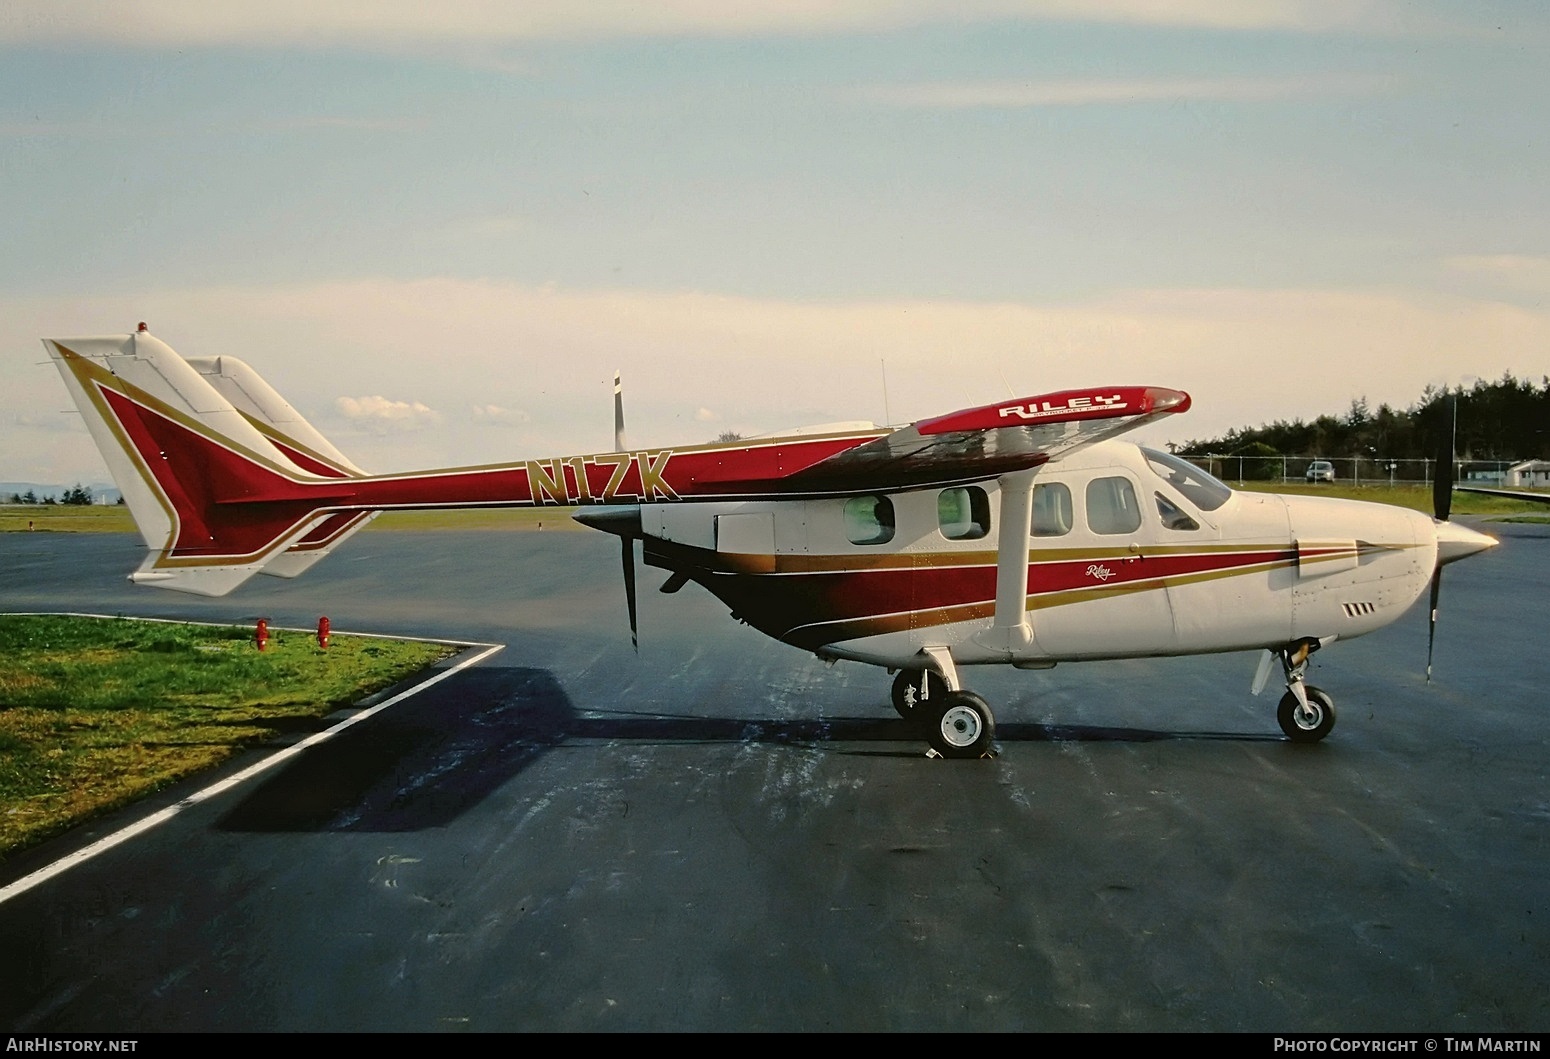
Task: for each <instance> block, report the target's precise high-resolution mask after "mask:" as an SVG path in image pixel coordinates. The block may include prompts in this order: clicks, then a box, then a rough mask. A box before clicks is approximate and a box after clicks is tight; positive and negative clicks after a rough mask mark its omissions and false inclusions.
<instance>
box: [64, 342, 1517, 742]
mask: <svg viewBox="0 0 1550 1059" xmlns="http://www.w3.org/2000/svg"><path fill="white" fill-rule="evenodd" d="M44 346H45V348H46V349H47V350H48V353H49V355H50V356H51V357H52V358H53V359H54V360H55V361H56V363H57V365H58V367H59V369H60V373H61V375H62V376H63V378H64V380H65V383H66V385H67V387H68V388H69V390H70V393H71V395H72V397H73V398H74V399H75V402H76V405H77V407H79V409H80V410H81V413H82V414H83V416H84V417H85V419H86V422H87V424H88V426H89V427H90V429H91V432H92V436H93V438H94V439H95V440H96V442H97V445H98V447H99V448H100V449H101V450H102V453H103V455H104V457H105V458H106V460H107V462H108V465H109V468H110V469H111V470H112V473H113V476H114V478H115V480H116V481H117V483H118V486H119V489H120V490H121V491H122V493H123V495H124V498H125V501H126V503H127V505H128V507H129V509H130V512H131V513H132V514H133V516H134V519H135V522H136V524H137V525H138V527H139V529H140V532H141V534H142V536H143V537H144V538H145V542H146V545H147V547H148V548H149V549H150V552H149V555H148V556H147V557H146V560H145V562H144V563H143V565H142V566H141V567H140V569H139V570H138V571H136V572H135V573H133V574H131V575H130V577H131V580H133V581H136V582H138V583H142V584H150V585H156V586H158V587H162V588H172V589H177V590H179V591H184V592H194V593H200V594H205V595H224V594H225V593H227V592H230V591H231V590H232V589H234V588H236V587H237V586H238V585H240V584H241V583H242V582H244V581H245V580H247V579H248V578H249V577H251V576H252V575H253V574H255V573H266V574H275V575H279V576H285V577H294V576H296V575H297V574H299V573H301V572H302V571H303V570H305V569H307V568H308V567H309V566H311V565H312V564H313V563H314V562H316V561H317V560H318V559H320V558H322V557H323V556H324V555H326V554H328V552H330V551H331V550H332V549H333V548H335V547H336V546H338V545H339V544H340V543H341V542H342V541H343V540H344V539H345V538H347V537H348V536H349V535H350V534H352V533H354V532H355V531H356V530H358V529H359V528H360V527H361V526H362V525H363V524H364V522H365V521H366V520H367V519H369V518H370V517H371V516H372V515H373V514H375V513H376V512H380V511H384V510H391V509H411V508H463V507H526V506H539V505H565V506H574V507H576V508H577V509H578V510H577V512H576V515H575V517H576V518H577V519H578V520H579V521H581V522H582V523H584V524H586V525H588V526H592V527H594V528H597V529H601V530H604V531H606V532H609V533H613V534H616V535H618V536H619V537H620V538H621V539H622V544H623V565H624V579H625V588H626V597H627V600H628V605H629V612H630V627H631V634H632V636H633V635H634V632H635V625H636V616H635V575H634V564H635V545H634V542H635V541H636V540H639V541H641V542H642V549H643V554H644V558H645V561H646V562H647V563H648V564H649V565H652V566H656V567H660V568H662V569H664V570H667V571H668V572H669V575H670V576H669V577H668V579H667V582H666V583H665V584H664V585H663V586H662V591H664V592H674V591H677V590H678V589H679V588H681V587H683V585H684V584H686V583H687V582H689V581H695V582H698V583H699V584H701V585H703V586H704V587H705V588H707V589H708V590H709V591H711V592H712V593H713V594H715V595H716V596H717V597H718V598H720V599H721V600H722V601H723V602H725V603H726V604H727V605H728V606H729V607H730V608H731V610H732V614H733V617H735V618H737V619H739V620H741V621H744V622H746V623H748V624H750V625H752V626H754V627H755V628H756V629H758V630H760V631H761V632H764V633H766V634H767V635H769V636H772V637H774V638H775V639H778V640H781V641H783V642H785V643H789V644H791V645H793V646H795V647H798V648H801V649H802V650H805V651H811V652H813V653H814V654H815V655H817V656H818V657H820V658H824V659H827V660H831V661H833V660H840V659H849V660H853V661H858V662H866V663H870V664H872V665H877V666H883V667H886V668H887V669H888V670H889V671H890V672H892V671H897V672H898V676H897V678H896V679H895V681H894V685H893V702H894V706H895V708H896V709H898V711H899V712H900V713H901V714H902V715H904V716H906V717H908V718H916V719H919V720H920V721H921V724H922V728H923V730H924V732H925V734H926V738H927V740H928V742H929V743H930V745H931V748H932V750H933V751H934V752H935V753H937V754H939V755H941V756H945V757H980V756H983V755H985V754H987V753H990V752H991V747H992V741H993V739H994V733H995V721H994V717H993V714H992V711H991V708H990V706H989V705H988V704H987V703H986V702H985V700H984V699H982V698H980V697H979V696H977V695H975V694H974V693H973V692H971V691H969V690H967V689H966V688H965V686H964V681H963V675H962V674H963V671H964V669H965V668H966V667H969V666H976V665H989V664H1005V665H1012V666H1015V667H1017V668H1020V669H1045V668H1049V667H1051V666H1053V665H1055V664H1056V663H1057V662H1065V661H1077V660H1086V659H1112V658H1133V657H1146V656H1168V655H1188V654H1208V653H1216V652H1225V651H1246V650H1261V651H1264V652H1265V654H1264V656H1263V659H1262V661H1261V664H1260V667H1259V671H1258V673H1257V674H1256V677H1255V680H1254V686H1253V690H1254V693H1255V694H1258V693H1259V691H1260V690H1261V689H1262V688H1263V686H1264V684H1265V683H1266V681H1267V680H1268V678H1269V676H1270V672H1271V669H1272V667H1273V665H1274V663H1275V662H1277V661H1279V662H1280V664H1281V668H1282V674H1283V676H1284V679H1285V682H1286V688H1287V691H1286V694H1285V695H1284V696H1283V697H1282V699H1281V701H1280V705H1279V708H1278V711H1277V717H1278V720H1279V723H1280V725H1281V728H1282V729H1283V730H1284V731H1285V733H1286V735H1287V736H1288V738H1290V739H1292V740H1296V741H1302V742H1311V741H1315V740H1318V739H1322V738H1323V737H1324V736H1326V735H1327V734H1328V733H1329V731H1330V729H1331V727H1333V725H1334V722H1335V711H1334V704H1333V702H1332V700H1331V699H1330V697H1329V696H1328V695H1327V694H1326V693H1324V692H1323V691H1321V690H1319V689H1318V688H1314V687H1311V686H1308V685H1307V684H1305V682H1304V679H1303V676H1304V671H1305V668H1306V665H1307V661H1308V656H1309V655H1310V654H1311V653H1312V652H1313V651H1316V650H1318V649H1319V648H1321V647H1324V646H1327V645H1328V644H1330V643H1333V642H1334V641H1336V640H1341V639H1349V638H1351V637H1353V636H1360V635H1362V634H1364V633H1369V632H1372V631H1373V630H1375V629H1378V628H1381V627H1383V626H1384V625H1387V624H1389V623H1390V622H1392V621H1394V620H1395V619H1396V618H1398V617H1399V616H1400V615H1401V614H1402V613H1404V612H1405V610H1407V609H1408V608H1409V607H1410V606H1411V605H1412V604H1413V603H1414V602H1415V601H1416V600H1417V599H1418V598H1419V597H1420V596H1421V594H1422V593H1423V592H1425V591H1426V588H1427V585H1428V583H1430V584H1431V586H1432V612H1433V613H1432V620H1433V628H1434V629H1435V620H1436V594H1437V590H1438V586H1439V584H1440V578H1441V567H1442V565H1443V564H1444V563H1448V562H1452V561H1453V560H1455V559H1460V558H1463V557H1464V556H1467V555H1471V554H1473V553H1475V552H1478V551H1480V550H1482V549H1484V548H1488V547H1490V546H1492V545H1493V544H1495V543H1496V542H1495V541H1494V540H1493V539H1492V538H1490V537H1488V536H1485V535H1484V534H1481V533H1477V532H1475V531H1474V530H1471V529H1468V528H1466V527H1463V526H1459V525H1456V524H1454V523H1451V522H1449V521H1447V513H1448V512H1447V508H1448V497H1449V496H1450V495H1451V493H1450V486H1451V482H1445V481H1439V483H1438V488H1437V491H1436V497H1437V507H1438V511H1437V517H1436V518H1432V517H1428V516H1426V515H1424V514H1421V513H1418V512H1415V511H1410V510H1406V509H1403V508H1399V507H1392V506H1388V505H1384V504H1371V503H1362V502H1358V501H1349V500H1334V499H1326V498H1322V497H1304V496H1279V495H1272V494H1264V493H1239V492H1234V491H1233V490H1231V489H1229V488H1228V487H1227V486H1225V485H1223V484H1222V483H1221V482H1219V481H1217V480H1216V479H1215V478H1213V477H1212V476H1211V475H1209V474H1207V473H1206V472H1204V471H1202V470H1200V469H1199V468H1197V467H1195V466H1193V465H1191V464H1189V463H1187V462H1185V461H1183V460H1181V459H1178V458H1176V457H1174V456H1171V455H1169V454H1167V453H1163V452H1157V451H1154V450H1151V449H1147V448H1141V447H1138V446H1136V445H1133V444H1129V443H1125V442H1120V441H1115V440H1112V439H1113V438H1115V437H1116V436H1117V435H1119V434H1122V433H1124V432H1126V431H1128V430H1132V429H1134V428H1136V427H1138V426H1141V425H1142V424H1145V423H1149V422H1153V421H1155V420H1157V419H1158V418H1160V417H1162V416H1165V415H1172V414H1175V413H1178V412H1183V411H1185V410H1186V409H1188V407H1189V403H1190V400H1189V397H1188V395H1186V394H1184V393H1181V392H1179V391H1177V390H1169V389H1162V388H1158V387H1138V386H1116V387H1107V388H1102V389H1092V390H1070V391H1065V392H1061V393H1054V394H1046V395H1042V396H1036V397H1028V398H1022V399H1019V400H1014V401H1008V402H1002V403H998V404H990V405H985V406H982V407H979V408H971V409H967V410H964V411H960V412H954V413H952V414H950V415H945V416H939V417H937V418H934V419H925V420H921V421H920V422H917V423H913V424H911V425H910V426H907V427H902V428H898V429H890V428H883V427H877V426H874V425H872V424H870V423H865V424H859V423H849V424H840V425H833V426H827V427H818V428H813V429H809V430H802V431H796V432H792V433H786V434H781V435H779V436H768V437H759V438H749V439H742V440H738V441H732V442H726V443H717V444H711V445H696V446H687V447H676V448H661V449H635V450H630V449H627V448H626V447H625V446H624V444H623V438H622V435H623V429H622V415H621V414H620V413H619V411H618V409H617V405H616V441H617V444H616V448H617V449H618V450H619V451H614V452H607V453H600V454H593V455H580V456H563V457H559V458H553V459H542V460H526V461H523V462H520V463H512V464H506V465H499V466H483V467H461V468H453V469H447V470H435V471H420V472H415V473H409V474H386V475H376V474H366V473H364V472H362V471H361V470H360V469H359V468H357V467H356V466H354V465H353V464H352V463H350V461H349V460H347V459H346V458H345V457H344V456H343V454H341V453H340V452H339V451H338V450H337V449H335V448H334V447H333V446H332V445H330V444H329V443H328V441H327V440H326V439H324V438H323V436H322V435H321V434H319V433H318V432H317V431H316V430H315V429H313V428H312V426H311V425H310V424H308V423H307V422H306V420H305V419H303V418H302V417H301V415H300V414H298V413H297V412H296V411H295V409H293V408H292V407H291V406H290V405H289V404H287V403H286V402H285V400H284V399H283V398H281V397H280V396H279V395H278V394H277V393H275V392H274V390H273V389H271V388H270V387H269V386H268V385H267V384H265V383H264V382H263V380H262V379H260V378H259V377H258V375H257V373H256V372H254V371H253V370H252V369H251V368H249V367H248V366H247V365H246V364H243V363H242V362H240V361H237V360H235V359H234V358H230V357H214V358H205V359H197V360H190V361H185V360H184V359H183V358H181V357H179V356H178V355H177V354H176V353H175V352H173V350H172V349H171V348H169V347H168V346H167V345H166V344H165V343H163V342H161V341H160V340H158V339H156V338H155V337H154V336H152V335H151V334H149V333H148V332H147V331H146V330H145V328H144V325H141V329H140V330H139V331H137V332H136V333H134V334H129V335H114V336H108V337H93V338H76V339H45V340H44ZM616 392H617V390H616ZM1446 466H1448V467H1451V466H1452V461H1451V459H1449V460H1447V461H1446ZM1429 668H1430V662H1429V661H1428V669H1429Z"/></svg>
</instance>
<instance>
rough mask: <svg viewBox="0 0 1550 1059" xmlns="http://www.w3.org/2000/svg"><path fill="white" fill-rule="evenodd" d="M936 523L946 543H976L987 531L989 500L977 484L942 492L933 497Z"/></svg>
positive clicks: (988, 525)
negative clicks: (934, 499)
mask: <svg viewBox="0 0 1550 1059" xmlns="http://www.w3.org/2000/svg"><path fill="white" fill-rule="evenodd" d="M936 520H937V525H938V526H939V527H940V528H941V530H942V536H944V537H946V538H947V539H948V540H950V541H973V540H978V539H979V538H981V537H983V536H984V535H985V534H987V533H989V532H990V498H989V497H988V496H986V495H985V490H983V489H981V488H980V487H979V486H977V485H971V486H969V487H967V488H964V489H943V490H942V491H941V492H940V493H938V494H937V495H936Z"/></svg>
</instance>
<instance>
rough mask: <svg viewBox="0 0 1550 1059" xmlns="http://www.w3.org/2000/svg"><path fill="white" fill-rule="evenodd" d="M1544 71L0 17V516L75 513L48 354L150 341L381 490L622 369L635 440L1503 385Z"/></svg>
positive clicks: (1111, 27)
mask: <svg viewBox="0 0 1550 1059" xmlns="http://www.w3.org/2000/svg"><path fill="white" fill-rule="evenodd" d="M1547 56H1550V8H1547V7H1545V6H1544V5H1540V4H1538V3H1533V2H1529V0H1513V2H1500V3H1496V2H1489V0H1481V2H1466V0H1458V2H1440V0H1392V2H1391V0H1330V2H1318V0H1174V2H1152V0H956V2H948V3H936V2H932V0H828V2H820V0H790V2H775V0H764V2H748V3H738V2H735V0H657V2H656V3H651V4H642V3H636V2H625V0H610V2H592V3H585V2H570V0H532V2H527V3H510V4H490V3H483V2H479V0H440V2H438V3H436V4H422V3H419V2H416V0H371V2H366V0H356V2H339V3H331V2H327V0H306V2H303V0H264V2H262V3H247V2H229V3H222V2H193V0H138V2H135V0H124V2H119V3H106V2H100V3H99V2H85V0H6V3H5V5H4V6H3V7H0V196H3V197H0V206H3V209H0V480H6V481H37V482H46V483H56V482H57V483H72V482H75V481H77V480H80V481H87V482H94V481H106V471H105V469H104V467H103V465H102V463H101V461H100V459H99V458H98V457H97V455H96V454H95V451H94V450H93V448H92V446H91V444H90V440H89V439H88V437H87V435H86V432H85V428H84V426H83V425H82V424H81V422H80V420H79V418H78V417H77V416H75V415H73V414H66V413H64V412H63V410H64V409H66V408H68V407H69V402H68V398H67V397H66V395H65V392H64V389H63V386H62V385H61V383H60V382H59V380H58V378H57V376H56V375H55V373H54V371H53V369H52V368H50V367H48V366H46V365H45V364H44V362H43V356H42V353H41V347H40V346H39V345H38V338H39V337H42V336H45V335H46V336H51V337H68V336H70V335H81V334H103V333H113V332H122V331H127V330H130V329H132V328H133V326H134V324H135V323H136V322H137V321H139V320H146V321H148V322H149V323H150V325H151V329H152V330H153V331H154V332H155V333H156V334H157V335H159V336H160V337H162V338H163V339H165V340H166V341H168V342H169V343H170V344H171V345H172V346H173V347H174V348H175V349H178V350H179V351H180V352H182V353H184V354H185V355H188V356H194V355H199V356H210V355H216V354H223V353H224V354H234V355H237V356H240V357H242V358H244V359H245V360H247V361H248V362H249V363H251V364H252V365H253V366H254V367H255V368H257V369H258V370H259V372H260V373H262V374H263V375H264V376H265V377H266V378H268V379H269V381H270V382H271V383H273V384H274V385H275V386H276V387H277V388H278V389H280V390H281V392H283V393H284V394H286V395H287V396H288V397H289V398H290V400H291V401H292V403H293V404H295V405H296V406H297V407H298V408H300V409H301V410H302V411H303V412H304V413H305V414H307V415H308V417H309V418H311V419H313V421H314V422H315V423H316V424H317V425H318V426H319V427H320V428H321V429H322V430H324V432H325V433H328V434H329V435H330V436H331V437H333V438H334V439H335V441H336V442H337V443H338V444H339V446H340V447H341V448H342V449H344V450H345V451H346V452H347V453H349V454H350V455H351V456H352V457H353V458H354V459H355V460H356V462H358V463H360V464H361V465H363V466H365V467H367V468H368V469H373V470H392V469H403V468H407V467H411V466H414V467H423V466H437V465H447V464H460V463H472V462H485V461H494V460H500V459H507V458H523V457H533V456H551V455H561V454H568V453H573V452H590V451H597V450H601V449H606V448H608V447H609V446H610V444H611V441H612V413H611V390H612V387H611V383H612V376H613V372H614V371H615V369H619V370H622V371H623V372H624V376H625V386H626V400H627V406H628V416H629V428H630V435H631V441H632V442H633V443H636V444H639V445H647V444H674V443H687V442H696V441H706V440H711V439H712V438H714V437H715V436H716V434H718V433H720V432H721V431H724V430H736V431H740V432H743V433H745V434H746V433H756V432H763V431H769V430H777V429H780V428H783V427H790V426H796V425H801V424H806V423H821V422H828V421H834V420H854V419H872V420H876V421H879V422H881V421H884V420H885V419H886V420H890V421H892V422H896V423H902V422H908V421H910V420H913V419H918V418H922V417H925V416H930V415H936V414H940V413H944V412H947V411H950V410H952V409H955V408H959V407H964V406H968V405H974V404H980V403H984V402H988V401H994V400H999V399H1001V398H1003V397H1007V396H1011V395H1013V394H1015V395H1018V396H1022V395H1028V394H1036V393H1040V392H1046V391H1050V390H1057V389H1061V388H1065V387H1070V386H1084V385H1103V384H1111V383H1144V384H1160V385H1167V386H1174V387H1178V388H1182V389H1185V390H1188V391H1190V392H1191V393H1192V394H1193V395H1194V397H1195V410H1194V411H1192V412H1190V413H1188V414H1187V415H1185V416H1183V417H1180V418H1179V419H1177V420H1175V421H1173V422H1172V423H1170V424H1168V425H1167V426H1166V427H1165V428H1157V429H1154V430H1153V431H1152V432H1151V434H1150V436H1149V438H1148V440H1152V441H1154V442H1163V441H1168V440H1174V441H1180V442H1182V441H1185V440H1188V439H1190V438H1195V437H1207V436H1211V435H1214V434H1219V433H1221V432H1222V431H1224V430H1226V429H1227V428H1229V427H1232V426H1240V425H1254V424H1258V423H1261V422H1265V421H1267V420H1271V419H1277V418H1295V417H1304V418H1308V417H1312V416H1316V415H1319V414H1321V413H1325V412H1336V413H1339V412H1341V411H1343V410H1344V409H1346V408H1347V407H1348V406H1349V404H1350V402H1351V400H1352V398H1354V397H1357V396H1365V397H1366V398H1367V399H1368V400H1369V401H1370V402H1371V403H1372V404H1373V405H1374V406H1376V405H1377V404H1378V403H1379V402H1384V401H1386V402H1390V403H1393V404H1395V405H1398V406H1401V407H1403V406H1408V405H1409V404H1410V403H1412V402H1413V401H1414V400H1415V399H1416V397H1417V396H1418V395H1419V394H1420V392H1421V390H1422V388H1423V387H1424V386H1426V385H1428V384H1434V385H1457V384H1460V383H1468V382H1470V381H1472V380H1473V379H1474V378H1476V377H1484V378H1495V377H1498V376H1500V375H1501V374H1502V373H1503V372H1504V371H1509V370H1510V371H1512V372H1514V373H1515V374H1517V375H1519V376H1527V377H1530V378H1532V379H1534V380H1536V381H1537V380H1538V379H1540V377H1541V376H1543V375H1545V374H1547V373H1550V301H1547V296H1550V190H1547V189H1550V179H1547V178H1550V164H1547V163H1550V63H1547V62H1546V57H1547ZM885 378H886V388H885V385H884V379H885ZM1524 455H1526V456H1527V455H1534V454H1530V453H1525V454H1524ZM1538 455H1547V454H1543V453H1541V454H1538Z"/></svg>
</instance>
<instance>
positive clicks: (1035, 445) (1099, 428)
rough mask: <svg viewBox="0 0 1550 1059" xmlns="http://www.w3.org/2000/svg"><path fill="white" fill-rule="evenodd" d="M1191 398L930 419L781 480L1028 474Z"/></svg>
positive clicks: (1081, 394) (1153, 394)
mask: <svg viewBox="0 0 1550 1059" xmlns="http://www.w3.org/2000/svg"><path fill="white" fill-rule="evenodd" d="M1188 408H1189V395H1188V394H1186V393H1184V392H1182V391H1180V390H1169V389H1163V388H1161V387H1156V386H1116V387H1110V388H1106V389H1094V390H1064V391H1061V392H1059V393H1052V394H1045V395H1043V396H1038V397H1024V398H1019V399H1016V400H1013V401H1008V402H1003V403H1000V404H989V405H982V406H980V407H978V408H969V409H965V410H964V411H961V412H952V413H950V414H948V415H944V416H937V417H936V418H934V419H923V420H921V421H920V422H918V423H913V424H911V425H910V426H907V427H904V428H902V429H900V430H895V431H893V432H892V433H889V434H885V435H883V436H882V437H879V438H875V439H873V440H871V441H868V442H865V443H864V444H861V445H857V446H855V447H853V448H848V449H845V450H844V451H842V452H838V453H835V454H834V455H832V456H830V457H828V458H827V459H824V460H821V461H819V462H818V463H815V464H813V465H812V466H809V467H807V468H805V469H803V470H800V471H797V472H796V473H794V474H791V475H789V476H787V477H786V478H784V479H783V480H782V481H781V482H780V486H779V489H780V491H782V492H814V493H817V492H835V491H857V490H869V489H890V488H900V487H912V486H926V485H936V484H945V483H949V482H962V481H976V480H984V479H987V478H994V477H998V476H1000V475H1002V474H1007V473H1009V472H1012V471H1020V470H1027V469H1028V468H1031V467H1038V466H1040V465H1042V464H1045V463H1049V462H1050V461H1052V460H1058V459H1060V458H1061V457H1062V456H1064V455H1066V454H1067V453H1070V452H1074V451H1075V450H1077V449H1079V448H1082V447H1084V446H1086V445H1091V444H1093V443H1095V442H1098V441H1104V440H1107V439H1109V438H1112V437H1115V436H1117V435H1119V434H1122V433H1125V432H1126V431H1129V430H1134V429H1136V428H1137V427H1140V426H1143V425H1145V424H1147V423H1150V422H1153V421H1154V420H1156V419H1159V418H1161V417H1162V416H1165V415H1172V414H1174V413H1177V412H1183V411H1186V410H1187V409H1188Z"/></svg>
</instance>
